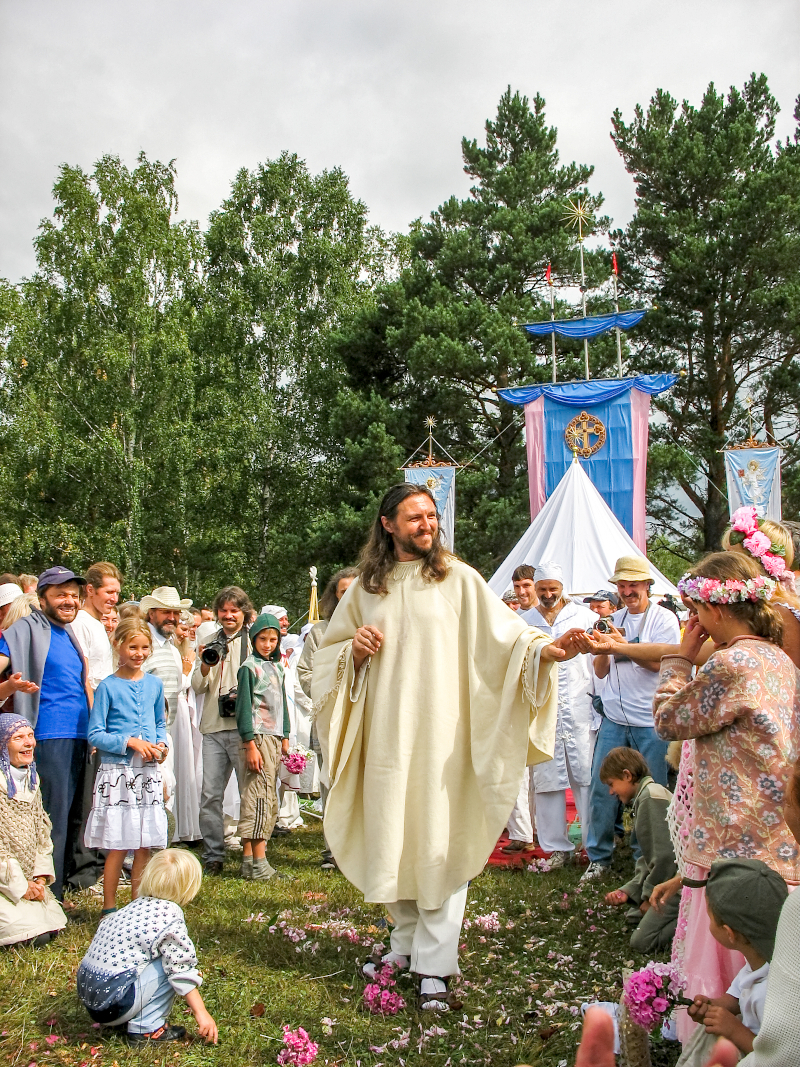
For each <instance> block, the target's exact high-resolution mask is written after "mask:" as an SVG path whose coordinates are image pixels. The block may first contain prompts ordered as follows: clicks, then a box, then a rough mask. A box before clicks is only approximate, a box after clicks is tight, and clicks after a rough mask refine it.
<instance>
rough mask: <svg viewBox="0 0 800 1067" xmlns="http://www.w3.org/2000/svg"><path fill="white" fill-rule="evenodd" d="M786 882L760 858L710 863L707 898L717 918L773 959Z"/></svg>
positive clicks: (757, 949) (762, 953)
mask: <svg viewBox="0 0 800 1067" xmlns="http://www.w3.org/2000/svg"><path fill="white" fill-rule="evenodd" d="M788 895H789V890H788V889H787V888H786V882H784V880H783V879H782V878H781V876H780V875H779V874H777V873H776V872H775V871H773V870H772V868H771V867H768V866H767V865H766V863H762V862H761V860H717V862H716V863H712V864H711V870H710V872H709V875H708V882H707V883H706V898H707V900H708V903H709V906H710V908H711V911H712V912H713V913H714V918H715V919H716V920H717V922H719V923H722V924H723V925H725V926H730V928H731V930H735V931H736V933H737V934H742V935H743V936H744V937H746V938H747V940H748V941H749V942H750V944H751V945H752V946H753V948H754V949H755V950H756V951H757V952H758V954H759V955H760V956H763V957H764V959H765V960H771V959H772V953H773V952H774V950H775V933H776V931H777V929H778V919H779V918H780V914H781V908H782V907H783V904H784V901H785V900H786V898H787V897H788Z"/></svg>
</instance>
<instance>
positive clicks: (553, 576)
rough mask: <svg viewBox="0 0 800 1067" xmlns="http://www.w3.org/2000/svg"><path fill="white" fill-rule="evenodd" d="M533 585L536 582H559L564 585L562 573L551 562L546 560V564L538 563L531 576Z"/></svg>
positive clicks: (557, 566) (556, 565)
mask: <svg viewBox="0 0 800 1067" xmlns="http://www.w3.org/2000/svg"><path fill="white" fill-rule="evenodd" d="M533 580H534V583H536V582H561V584H562V585H563V584H564V572H563V571H562V570H561V567H559V565H558V564H557V563H553V561H552V560H548V561H547V563H540V564H539V566H538V567H537V568H536V570H535V571H534V575H533Z"/></svg>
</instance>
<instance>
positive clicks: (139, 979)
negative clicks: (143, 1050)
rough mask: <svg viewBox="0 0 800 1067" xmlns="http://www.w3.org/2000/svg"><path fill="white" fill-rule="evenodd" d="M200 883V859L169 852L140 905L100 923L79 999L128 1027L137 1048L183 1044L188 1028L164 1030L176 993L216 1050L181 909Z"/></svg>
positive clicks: (106, 1019)
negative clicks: (145, 1043) (162, 1044)
mask: <svg viewBox="0 0 800 1067" xmlns="http://www.w3.org/2000/svg"><path fill="white" fill-rule="evenodd" d="M202 880H203V870H202V868H201V866H200V861H199V860H198V859H197V857H196V856H193V855H192V853H191V852H188V851H185V850H183V849H176V848H168V849H165V850H164V851H163V852H158V853H156V855H155V856H154V857H153V858H152V859H151V860H150V862H149V863H148V864H147V866H146V867H145V869H144V873H143V874H142V878H141V881H140V883H139V896H138V897H137V898H136V900H134V901H131V903H130V904H128V905H127V906H126V907H124V908H122V910H121V911H118V912H114V913H113V914H111V915H108V916H106V918H104V919H102V920H101V921H100V926H99V927H98V929H97V933H96V934H95V935H94V937H93V938H92V943H91V945H89V951H88V952H87V953H86V955H85V956H84V957H83V960H82V962H81V965H80V967H79V968H78V980H77V985H78V996H79V997H80V999H81V1002H82V1003H83V1005H84V1007H85V1008H86V1010H87V1011H88V1012H89V1015H90V1016H91V1017H92V1019H93V1020H94V1021H95V1022H97V1023H101V1024H103V1025H106V1026H124V1025H126V1024H127V1032H128V1040H129V1041H131V1042H133V1043H135V1044H138V1043H142V1042H150V1041H159V1042H165V1041H178V1040H180V1039H181V1038H182V1037H184V1036H185V1035H186V1030H185V1029H184V1028H183V1027H182V1026H168V1025H167V1018H168V1017H169V1013H170V1009H171V1008H172V1002H173V1001H174V999H175V995H176V993H177V994H179V995H180V996H182V997H184V998H185V999H186V1003H187V1004H188V1006H189V1008H190V1009H191V1011H192V1014H193V1015H194V1017H195V1020H196V1021H197V1029H198V1031H199V1032H200V1035H201V1036H202V1037H204V1038H205V1039H206V1041H207V1042H208V1043H210V1044H214V1045H216V1043H217V1040H218V1033H217V1024H216V1023H215V1022H214V1020H213V1019H212V1018H211V1016H210V1015H209V1014H208V1012H207V1011H206V1007H205V1004H204V1003H203V998H202V997H201V996H200V991H199V988H198V987H199V986H200V984H201V982H202V978H201V977H200V972H199V971H198V969H197V953H196V951H195V947H194V944H193V943H192V939H191V938H190V937H189V932H188V930H187V929H186V923H185V921H184V918H183V911H182V906H183V905H185V904H188V903H189V901H191V900H193V899H194V898H195V897H196V896H197V894H198V892H199V890H200V884H201V882H202Z"/></svg>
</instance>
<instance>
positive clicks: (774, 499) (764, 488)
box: [725, 442, 781, 522]
mask: <svg viewBox="0 0 800 1067" xmlns="http://www.w3.org/2000/svg"><path fill="white" fill-rule="evenodd" d="M748 444H750V442H748ZM725 476H726V478H727V482H728V507H729V508H730V513H731V515H733V513H734V511H736V509H737V508H741V507H754V508H755V509H756V514H758V515H759V516H760V517H761V518H762V519H774V520H775V521H776V522H780V520H781V450H780V448H778V447H777V445H775V446H774V447H769V446H763V445H762V446H760V447H758V446H756V447H749V448H748V447H742V448H726V449H725Z"/></svg>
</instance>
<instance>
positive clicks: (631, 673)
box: [575, 556, 680, 881]
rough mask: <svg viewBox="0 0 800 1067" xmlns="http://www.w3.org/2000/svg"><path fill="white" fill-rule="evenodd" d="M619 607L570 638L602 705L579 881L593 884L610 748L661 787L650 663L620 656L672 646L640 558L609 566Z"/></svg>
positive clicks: (662, 754)
mask: <svg viewBox="0 0 800 1067" xmlns="http://www.w3.org/2000/svg"><path fill="white" fill-rule="evenodd" d="M609 581H610V582H611V584H612V585H615V586H616V587H617V595H618V596H619V599H620V600H621V601H622V604H621V607H620V608H619V610H618V611H615V612H614V614H613V615H611V616H610V617H609V618H608V619H607V620H601V621H603V622H606V623H607V624H610V625H608V627H607V629H605V631H604V632H603V631H600V632H598V631H595V632H594V633H592V634H587V635H585V636H584V637H578V638H576V642H575V643H576V647H578V648H579V649H580V650H581V652H590V653H592V654H593V655H594V663H593V669H594V673H595V677H596V678H597V679H598V682H597V689H598V693H599V695H600V698H601V700H602V702H603V721H602V723H601V725H600V730H599V733H598V735H597V744H596V746H595V751H594V761H593V764H592V771H593V773H592V784H591V787H590V792H589V808H590V815H589V835H588V838H587V841H586V851H587V852H588V853H589V860H590V861H591V862H590V863H589V867H588V868H587V870H586V871H585V872H584V875H583V878H582V881H589V880H591V879H593V878H599V877H600V876H601V875H602V874H603V873H604V872H605V871H607V870H608V868H609V867H610V865H611V854H612V851H613V848H614V824H615V821H616V818H617V814H618V805H619V801H618V800H617V798H616V797H615V796H611V795H610V794H609V791H608V786H606V785H605V784H604V783H603V782H601V781H600V779H599V772H600V766H601V764H602V762H603V760H604V759H605V758H606V756H607V755H608V753H609V752H610V751H611V749H612V748H618V747H620V746H623V747H627V748H635V749H638V751H639V752H640V753H641V754H642V756H644V759H645V761H646V763H647V766H648V768H649V770H650V774H651V775H652V777H653V779H654V780H655V781H656V782H657V783H658V784H659V785H664V786H665V785H667V764H666V754H667V742H666V741H662V740H661V739H660V738H659V737H658V736H657V734H656V732H655V728H654V726H653V697H654V696H655V691H656V689H657V688H658V671H659V667H660V663H659V662H658V660H642V659H641V658H640V657H637V661H636V662H634V661H633V660H632V659H631V656H630V655H628V654H627V650H628V649H629V648H630V646H631V645H636V644H651V643H661V642H663V643H665V644H671V645H677V644H678V643H679V642H680V627H679V625H678V620H677V618H676V617H675V615H674V614H673V613H672V612H671V611H668V610H667V609H666V608H662V607H660V606H659V605H658V604H653V603H651V601H650V586H651V585H652V584H653V577H652V575H651V573H650V564H649V563H648V561H647V560H646V559H645V558H644V557H643V556H623V557H621V558H620V559H618V560H617V565H616V568H615V571H614V575H613V577H611V578H609Z"/></svg>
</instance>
